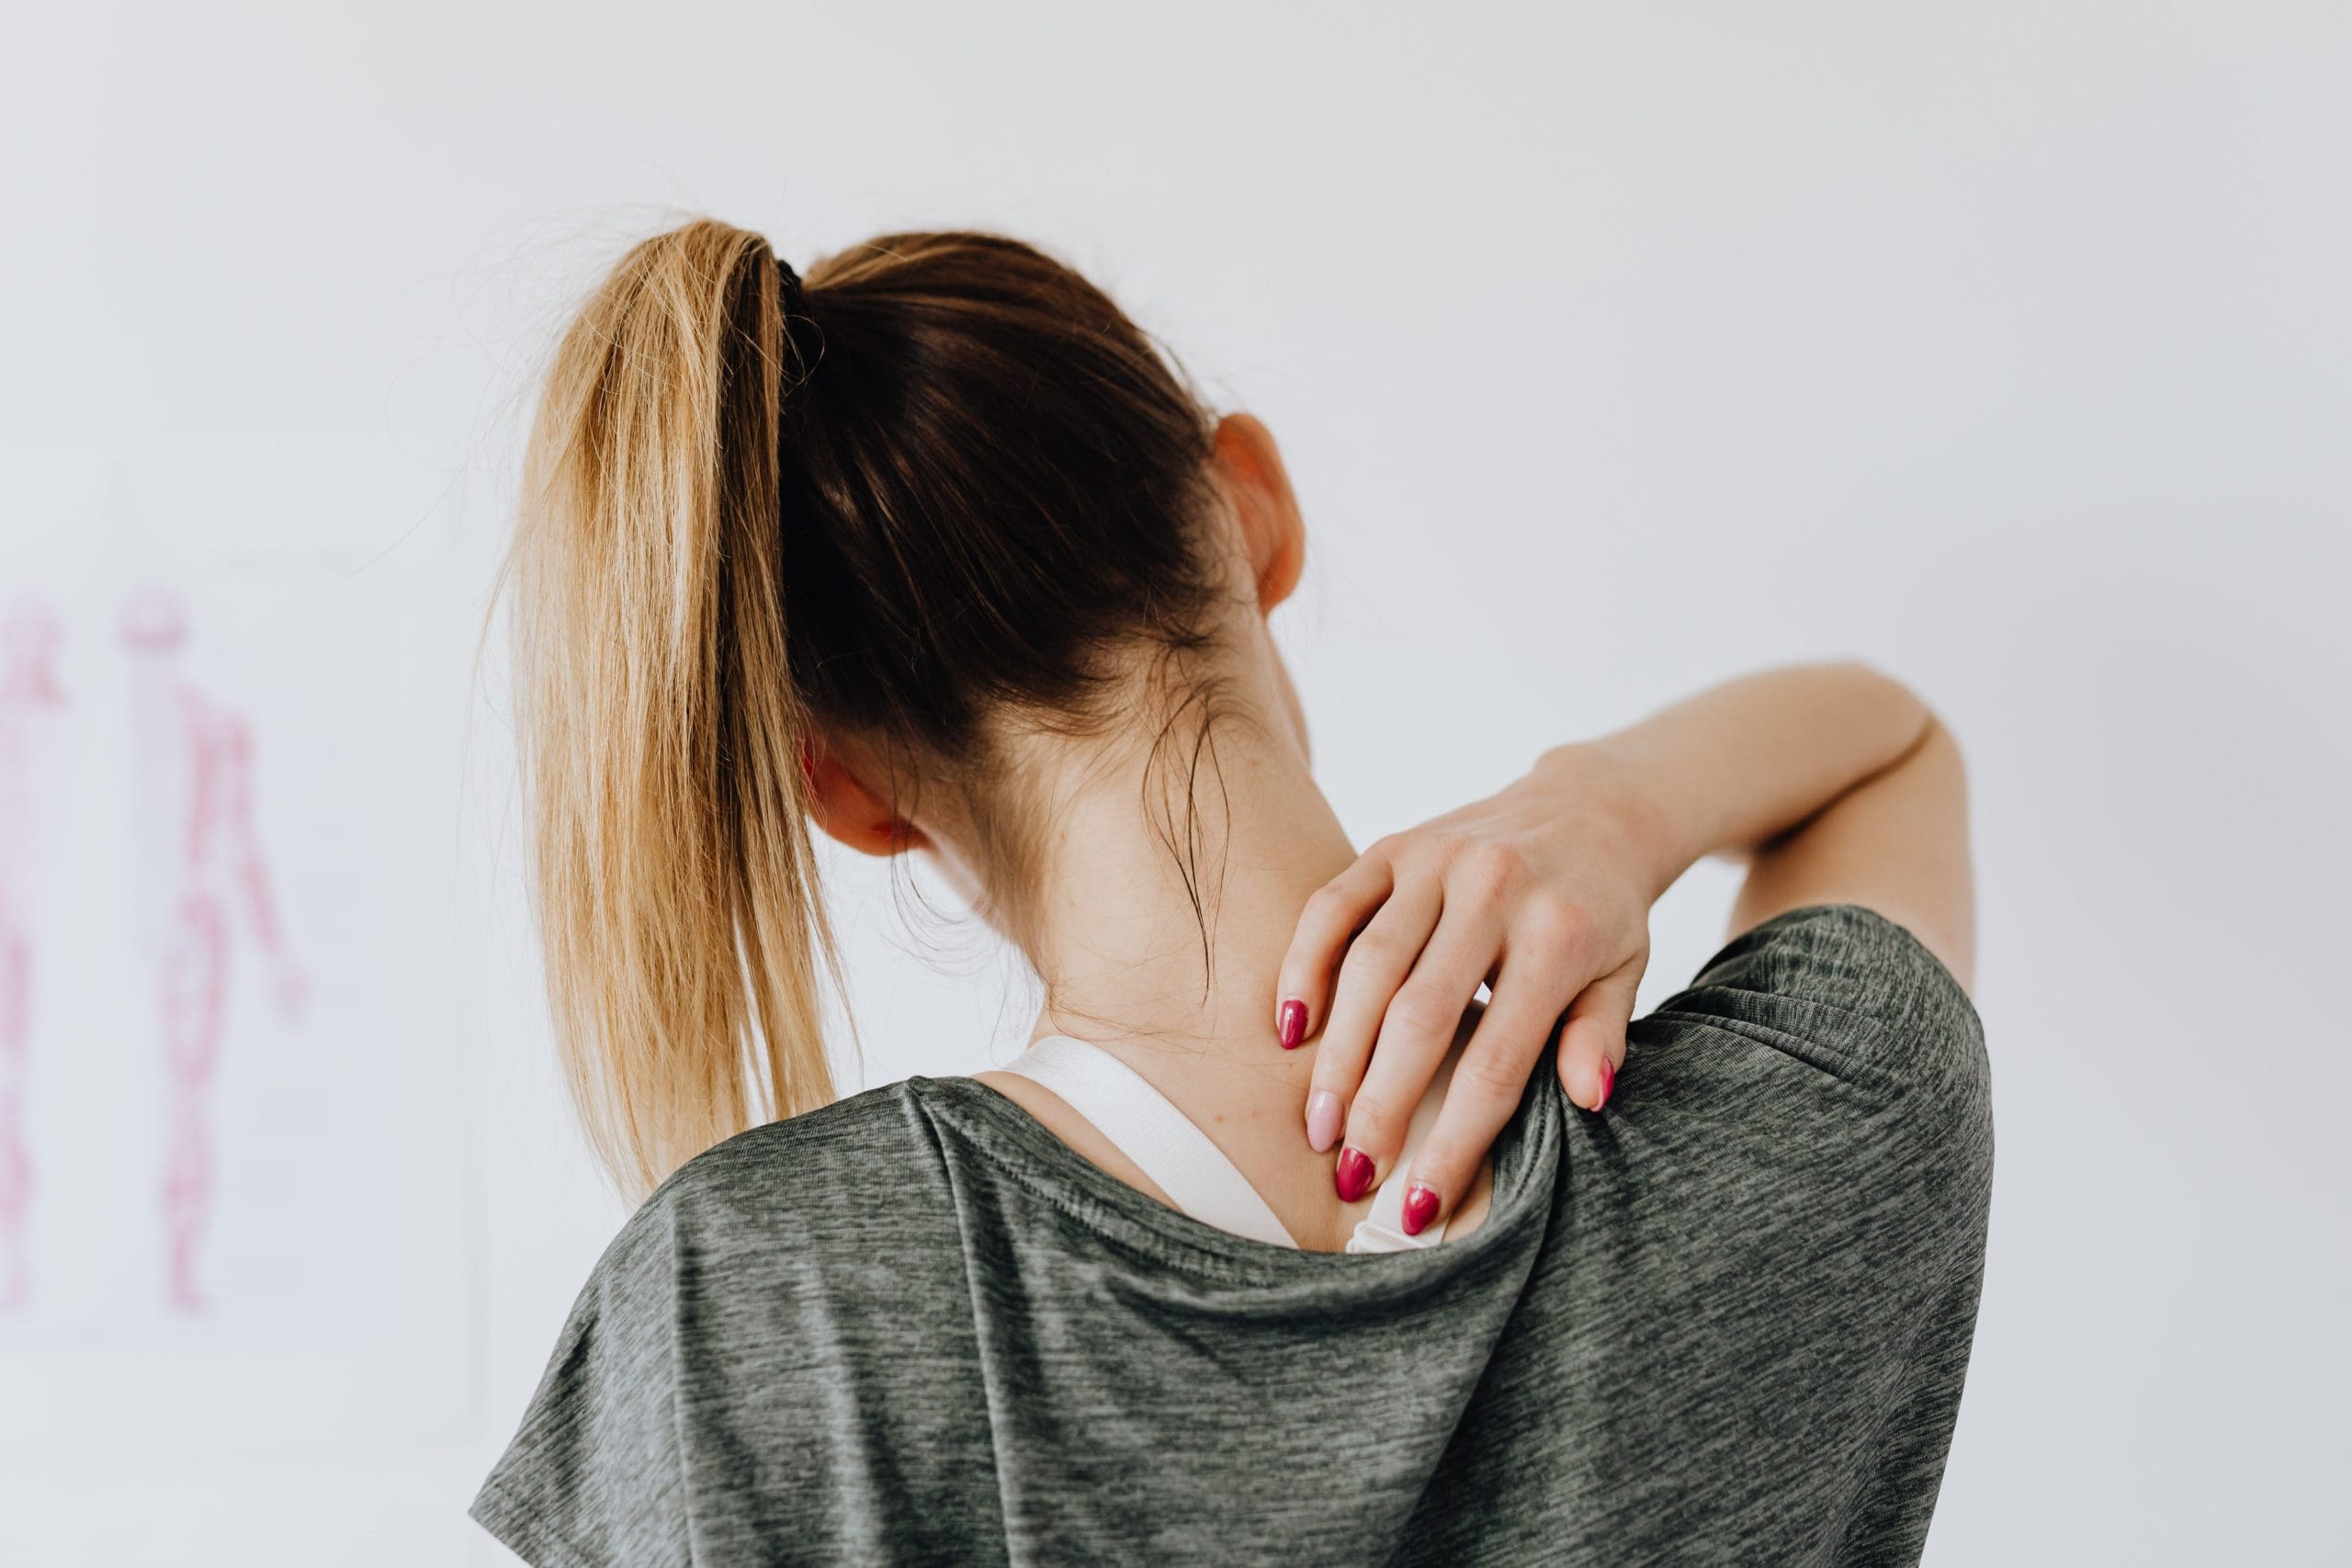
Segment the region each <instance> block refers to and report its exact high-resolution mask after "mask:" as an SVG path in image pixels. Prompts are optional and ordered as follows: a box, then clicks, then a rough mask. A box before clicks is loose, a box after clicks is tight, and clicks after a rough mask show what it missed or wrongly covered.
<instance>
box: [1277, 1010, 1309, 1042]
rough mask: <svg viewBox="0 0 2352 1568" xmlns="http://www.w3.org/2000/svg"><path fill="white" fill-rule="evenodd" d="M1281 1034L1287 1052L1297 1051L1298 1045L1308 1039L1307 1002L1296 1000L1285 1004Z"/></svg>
mask: <svg viewBox="0 0 2352 1568" xmlns="http://www.w3.org/2000/svg"><path fill="white" fill-rule="evenodd" d="M1281 1034H1282V1043H1283V1050H1285V1051H1295V1050H1297V1049H1298V1043H1299V1042H1300V1041H1302V1040H1304V1039H1306V1003H1305V1002H1302V1001H1299V1000H1296V999H1295V998H1294V999H1293V1000H1290V1001H1286V1002H1284V1003H1283V1010H1282V1030H1281Z"/></svg>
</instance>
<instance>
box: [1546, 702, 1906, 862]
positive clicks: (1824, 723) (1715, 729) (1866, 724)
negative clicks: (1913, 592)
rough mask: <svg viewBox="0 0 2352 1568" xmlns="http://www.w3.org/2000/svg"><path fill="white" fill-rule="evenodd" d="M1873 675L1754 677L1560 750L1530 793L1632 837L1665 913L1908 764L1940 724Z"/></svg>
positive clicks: (1549, 755)
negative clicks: (1722, 871) (1680, 888)
mask: <svg viewBox="0 0 2352 1568" xmlns="http://www.w3.org/2000/svg"><path fill="white" fill-rule="evenodd" d="M1927 719H1928V710H1927V708H1926V707H1925V706H1924V705H1922V704H1921V703H1920V702H1919V700H1918V698H1917V696H1915V695H1913V694H1911V693H1910V692H1909V691H1908V690H1906V689H1905V687H1904V686H1902V685H1901V684H1900V683H1899V682H1894V681H1893V680H1890V679H1888V678H1887V677H1886V676H1884V675H1882V674H1880V673H1878V672H1877V671H1873V670H1871V669H1869V668H1868V667H1866V666H1862V665H1859V664H1852V663H1841V664H1817V665H1797V666H1792V667H1789V668H1786V669H1781V670H1774V671H1764V672H1763V673H1761V674H1757V675H1749V676H1744V677H1741V678H1740V679H1738V680H1736V681H1729V682H1724V684H1722V685H1720V686H1716V687H1713V688H1711V689H1710V690H1708V691H1705V692H1702V693H1700V694H1697V695H1696V696H1693V697H1690V698H1687V699H1685V700H1684V701H1682V702H1679V703H1676V704H1674V705H1671V706H1669V707H1668V708H1666V709H1664V710H1662V711H1660V712H1659V713H1657V714H1654V715H1652V716H1650V717H1648V718H1646V719H1644V720H1642V721H1641V722H1640V723H1638V724H1635V725H1634V726H1632V727H1631V728H1626V729H1623V730H1619V731H1618V732H1616V733H1615V734H1612V735H1608V736H1603V737H1601V738H1600V739H1593V740H1580V741H1574V742H1571V743H1569V744H1567V745H1565V746H1555V747H1554V748H1553V749H1552V750H1548V751H1546V752H1544V754H1543V755H1542V756H1541V757H1539V758H1538V759H1537V760H1536V763H1535V766H1534V768H1533V769H1532V771H1531V772H1530V773H1529V775H1528V778H1527V780H1526V784H1527V787H1529V788H1531V789H1534V790H1537V791H1540V792H1543V794H1544V796H1545V798H1547V799H1548V800H1550V801H1552V802H1555V803H1556V804H1557V806H1558V807H1559V808H1560V809H1561V811H1562V812H1563V820H1571V821H1576V822H1577V823H1579V824H1580V829H1579V830H1580V831H1584V832H1587V833H1589V830H1590V827H1591V817H1590V813H1591V812H1593V811H1596V810H1597V811H1599V812H1601V813H1603V814H1605V816H1606V817H1607V818H1608V819H1609V820H1611V822H1612V823H1614V824H1615V825H1616V826H1617V827H1618V828H1619V829H1622V831H1623V834H1624V835H1625V840H1626V842H1627V843H1628V845H1629V846H1630V847H1631V850H1632V853H1633V856H1634V859H1636V860H1637V861H1638V862H1639V863H1640V865H1641V867H1642V874H1643V876H1644V885H1645V886H1646V887H1647V888H1648V889H1649V891H1650V896H1651V897H1652V899H1653V900H1655V899H1656V898H1657V897H1660V896H1662V895H1663V894H1664V893H1665V891H1666V890H1667V889H1668V887H1670V886H1673V885H1674V883H1675V881H1676V880H1677V879H1678V878H1679V877H1680V876H1681V875H1682V874H1683V873H1684V872H1686V871H1688V870H1690V869H1691V866H1693V865H1695V864H1697V863H1699V862H1700V861H1702V860H1703V859H1705V858H1706V857H1707V856H1709V855H1713V854H1738V853H1746V852H1751V851H1753V850H1754V849H1755V848H1756V847H1757V846H1758V845H1759V844H1761V843H1763V842H1766V841H1769V840H1770V839H1771V837H1772V836H1773V835H1775V834H1778V833H1781V832H1782V831H1785V830H1786V829H1789V828H1792V827H1794V826H1795V825H1796V824H1797V823H1799V822H1801V821H1803V820H1804V819H1805V818H1807V817H1808V816H1810V815H1811V814H1812V813H1813V812H1815V811H1817V810H1819V809H1820V808H1821V807H1824V806H1826V805H1827V804H1828V803H1829V802H1830V801H1832V800H1834V799H1836V798H1837V797H1838V795H1839V794H1841V793H1842V792H1843V791H1845V790H1846V789H1848V788H1849V787H1851V786H1852V785H1853V784H1856V783H1858V782H1860V780H1862V779H1864V778H1867V777H1869V776H1870V775H1871V773H1873V772H1874V771H1875V770H1877V769H1879V768H1882V767H1884V766H1885V765H1886V764H1887V763H1888V762H1890V761H1893V760H1894V758H1896V757H1898V756H1900V755H1901V754H1902V752H1903V750H1905V747H1907V746H1909V745H1910V744H1912V743H1913V741H1914V740H1915V739H1916V737H1917V732H1918V730H1919V728H1920V727H1921V725H1922V724H1923V723H1924V722H1925V721H1926V720H1927Z"/></svg>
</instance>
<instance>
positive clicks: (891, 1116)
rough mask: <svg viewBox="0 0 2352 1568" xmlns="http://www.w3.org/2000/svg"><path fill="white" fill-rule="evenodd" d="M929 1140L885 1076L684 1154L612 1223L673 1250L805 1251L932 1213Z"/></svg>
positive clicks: (935, 1178)
mask: <svg viewBox="0 0 2352 1568" xmlns="http://www.w3.org/2000/svg"><path fill="white" fill-rule="evenodd" d="M942 1185H943V1182H942V1178H941V1172H940V1168H939V1160H938V1156H937V1146H936V1142H935V1138H934V1135H933V1133H932V1130H931V1125H930V1122H929V1119H928V1118H927V1117H926V1116H925V1114H924V1111H923V1108H922V1102H921V1099H920V1096H919V1095H918V1094H917V1092H916V1085H915V1084H914V1083H913V1082H912V1081H911V1080H910V1081H902V1082H899V1083H892V1084H886V1085H884V1086H882V1087H880V1088H877V1089H867V1090H865V1091H863V1092H862V1093H858V1094H854V1095H851V1096H848V1097H847V1098H845V1099H842V1100H835V1101H834V1102H833V1103H831V1104H830V1105H826V1106H823V1107H820V1109H818V1110H815V1111H804V1112H803V1113H801V1114H800V1115H797V1116H792V1117H787V1118H786V1119H784V1120H782V1121H778V1122H766V1123H763V1124H762V1125H760V1126H757V1127H752V1128H750V1129H748V1130H746V1131H744V1132H741V1133H738V1134H735V1135H734V1136H732V1137H729V1138H727V1139H725V1140H723V1141H721V1142H719V1143H718V1144H715V1145H712V1146H711V1147H709V1148H707V1149H706V1150H704V1151H703V1152H702V1153H701V1154H699V1155H696V1156H695V1157H694V1158H693V1159H690V1160H688V1161H687V1162H686V1163H685V1164H684V1165H683V1166H681V1167H679V1168H678V1169H677V1170H676V1171H674V1172H673V1173H672V1175H671V1176H670V1178H669V1179H667V1180H665V1181H663V1182H662V1184H661V1185H660V1186H659V1187H657V1188H655V1189H654V1190H653V1191H652V1192H651V1194H650V1195H649V1196H648V1197H647V1198H646V1200H645V1201H644V1202H643V1203H642V1204H640V1205H639V1208H638V1210H637V1212H636V1213H634V1214H632V1215H631V1216H630V1218H629V1220H628V1224H626V1225H625V1226H624V1227H623V1230H622V1233H621V1237H619V1238H616V1245H619V1243H620V1241H621V1240H623V1239H626V1238H628V1236H630V1235H631V1234H632V1233H637V1234H641V1235H645V1236H647V1237H649V1238H652V1237H658V1238H659V1239H660V1241H661V1244H662V1246H663V1247H668V1248H672V1249H674V1248H676V1247H679V1246H681V1245H686V1246H691V1247H693V1248H694V1249H695V1251H697V1252H700V1253H704V1254H708V1253H710V1252H714V1251H726V1252H733V1251H736V1250H738V1249H745V1248H748V1249H752V1250H755V1251H759V1252H762V1253H766V1254H771V1255H774V1256H776V1257H778V1258H816V1257H821V1256H823V1255H824V1254H825V1253H826V1252H827V1251H828V1250H830V1249H833V1248H837V1247H848V1248H849V1249H851V1250H852V1251H853V1252H856V1251H859V1250H862V1249H864V1248H865V1247H867V1246H868V1245H870V1243H871V1242H872V1241H873V1239H874V1238H875V1237H876V1236H877V1235H888V1234H891V1233H893V1232H898V1231H903V1230H904V1229H905V1228H906V1227H907V1226H908V1225H910V1224H918V1223H921V1222H922V1221H923V1220H924V1219H926V1218H935V1217H936V1216H937V1215H938V1213H939V1212H940V1202H941V1201H942V1200H944V1197H945V1193H944V1190H939V1189H941V1188H942Z"/></svg>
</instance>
